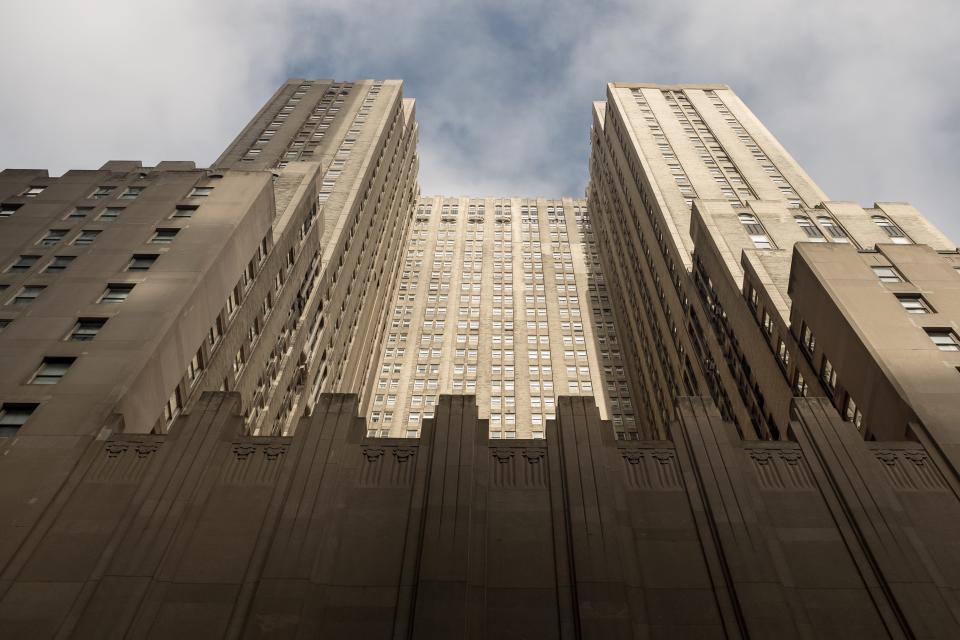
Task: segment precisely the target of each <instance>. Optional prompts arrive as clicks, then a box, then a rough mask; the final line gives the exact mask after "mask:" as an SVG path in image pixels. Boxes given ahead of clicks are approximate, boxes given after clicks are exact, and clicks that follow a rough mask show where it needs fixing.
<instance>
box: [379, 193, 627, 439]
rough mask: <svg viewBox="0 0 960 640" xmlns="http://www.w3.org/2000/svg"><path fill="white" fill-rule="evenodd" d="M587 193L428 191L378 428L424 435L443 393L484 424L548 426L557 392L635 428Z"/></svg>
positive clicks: (413, 239) (412, 246)
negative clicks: (457, 398)
mask: <svg viewBox="0 0 960 640" xmlns="http://www.w3.org/2000/svg"><path fill="white" fill-rule="evenodd" d="M599 265H600V262H599V258H598V256H597V249H596V240H595V238H594V234H593V230H592V224H591V222H590V213H589V211H588V210H587V206H586V202H584V201H583V200H572V199H569V198H563V199H557V200H549V199H542V198H540V199H536V198H443V197H438V198H422V199H421V200H420V202H419V204H418V205H417V211H416V216H415V217H414V219H413V223H412V226H411V229H410V235H409V238H408V240H407V246H406V249H405V252H404V256H403V271H402V274H401V276H400V281H399V285H398V287H397V292H396V296H395V300H394V307H393V314H392V317H391V319H390V326H389V329H388V330H387V339H386V348H385V349H384V350H383V356H382V359H381V363H380V370H379V377H378V378H377V389H376V393H375V395H374V397H373V403H372V409H371V411H370V413H369V425H368V431H369V434H370V435H379V436H381V437H384V436H394V437H401V436H407V437H417V436H418V435H419V430H420V426H421V422H422V421H423V420H425V419H429V418H432V417H433V415H434V408H435V406H436V403H437V400H438V398H439V396H440V395H441V394H457V395H459V394H468V395H472V396H475V397H476V401H477V406H478V411H479V413H478V415H479V417H480V418H483V419H489V420H490V437H491V438H493V439H500V438H506V439H510V438H542V437H543V435H544V430H545V428H546V422H547V421H548V420H553V419H554V418H555V417H556V400H557V397H558V396H561V395H572V396H579V395H586V396H589V397H595V398H596V402H597V404H598V406H599V409H600V415H601V416H602V417H603V419H607V418H608V416H609V418H610V419H612V421H613V424H614V426H615V428H617V430H618V432H622V431H623V430H624V429H627V428H629V429H631V430H634V431H635V426H634V425H635V423H634V418H633V407H632V404H631V400H630V397H629V395H628V390H627V387H626V374H625V372H624V368H623V362H622V355H621V353H620V347H619V342H618V339H617V333H616V328H615V326H614V323H613V315H612V311H611V308H610V301H609V299H608V297H607V295H606V284H605V283H604V279H603V273H602V272H601V271H600V268H599Z"/></svg>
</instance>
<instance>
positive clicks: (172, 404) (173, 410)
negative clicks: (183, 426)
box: [163, 387, 183, 427]
mask: <svg viewBox="0 0 960 640" xmlns="http://www.w3.org/2000/svg"><path fill="white" fill-rule="evenodd" d="M182 406H183V405H182V403H181V400H180V387H176V388H174V390H173V393H171V394H170V397H169V398H168V399H167V403H166V404H165V405H163V421H164V426H167V427H169V426H170V423H171V422H173V420H174V418H176V417H177V416H178V415H179V414H180V409H181V407H182Z"/></svg>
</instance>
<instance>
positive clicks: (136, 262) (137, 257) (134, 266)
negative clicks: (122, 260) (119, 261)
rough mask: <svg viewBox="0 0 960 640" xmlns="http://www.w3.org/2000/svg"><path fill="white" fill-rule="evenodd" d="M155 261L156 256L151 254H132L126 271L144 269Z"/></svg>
mask: <svg viewBox="0 0 960 640" xmlns="http://www.w3.org/2000/svg"><path fill="white" fill-rule="evenodd" d="M156 261H157V256H156V255H152V254H134V256H133V258H131V260H130V264H128V265H127V271H146V270H148V269H149V268H150V267H151V266H153V263H154V262H156Z"/></svg>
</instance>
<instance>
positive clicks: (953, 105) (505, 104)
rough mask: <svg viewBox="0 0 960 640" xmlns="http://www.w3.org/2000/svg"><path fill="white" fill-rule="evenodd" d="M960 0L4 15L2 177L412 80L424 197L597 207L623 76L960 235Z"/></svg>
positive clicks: (355, 4)
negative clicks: (689, 101) (282, 103)
mask: <svg viewBox="0 0 960 640" xmlns="http://www.w3.org/2000/svg"><path fill="white" fill-rule="evenodd" d="M958 25H960V2H957V1H956V0H911V1H909V2H907V1H892V0H873V1H871V2H869V3H868V2H862V1H861V2H854V1H853V0H831V1H823V0H749V1H742V2H741V1H738V0H726V1H723V2H718V1H710V0H701V1H700V2H683V1H680V0H669V1H666V0H660V1H654V2H649V1H647V0H634V1H632V2H625V1H616V0H599V1H597V0H594V1H592V2H586V1H583V0H580V1H568V0H544V1H540V0H528V1H524V0H503V1H489V2H488V1H478V0H475V1H473V2H459V1H457V0H447V1H439V0H423V1H421V0H406V1H403V2H398V1H396V0H392V1H380V0H349V1H346V0H330V1H326V0H320V1H317V0H313V1H308V0H270V1H266V0H264V1H257V2H255V1H253V0H196V1H188V0H162V1H160V2H157V1H152V2H144V1H142V0H87V1H84V2H78V1H76V0H56V1H44V0H34V1H33V2H29V3H28V2H19V1H13V0H5V1H3V2H2V4H0V87H2V90H0V168H6V167H10V168H45V169H49V170H50V172H51V175H59V174H61V173H62V172H63V171H65V170H67V169H71V168H97V167H99V166H100V165H101V164H102V163H103V162H105V161H106V160H109V159H138V160H142V161H144V163H145V164H154V163H156V162H157V161H159V160H162V159H166V160H195V161H196V162H197V163H198V164H200V165H207V164H209V163H211V162H212V161H213V160H214V159H215V158H216V157H217V156H218V155H219V153H220V151H221V150H222V149H223V148H224V147H226V145H227V144H228V143H229V141H231V140H232V139H233V137H234V135H235V134H236V133H237V132H238V131H239V130H240V128H242V127H243V126H244V125H245V124H246V123H247V121H248V120H249V119H250V118H251V117H252V116H253V114H254V113H255V112H256V111H257V109H259V108H260V106H261V105H262V104H263V103H264V102H265V101H266V100H267V99H268V98H269V97H270V96H271V95H272V93H273V92H274V90H275V89H276V87H277V86H278V85H279V84H280V83H281V82H282V81H283V80H284V79H285V78H287V77H308V78H334V79H338V80H354V79H362V78H380V79H383V78H400V79H403V80H404V94H405V95H406V96H408V97H414V98H416V99H417V119H418V121H419V123H420V133H421V137H420V146H419V151H420V156H421V168H420V181H421V189H422V192H423V193H424V194H444V195H478V196H480V195H489V196H494V195H497V196H507V195H513V196H521V195H522V196H551V197H558V196H562V195H569V196H582V195H583V193H584V188H585V186H586V182H587V178H588V176H587V159H588V156H589V151H590V149H589V128H590V103H591V101H593V100H602V99H603V98H604V96H605V86H606V83H607V82H611V81H625V82H663V83H675V82H710V83H725V84H727V85H729V86H730V87H731V88H732V89H733V90H734V91H736V92H737V93H738V94H739V95H740V97H741V98H742V99H743V100H744V102H746V103H747V105H748V106H749V107H750V108H751V109H752V110H753V111H754V113H756V114H757V116H758V117H759V118H760V120H762V121H763V122H764V124H765V125H766V126H767V128H768V129H770V130H771V131H772V132H773V134H774V135H776V136H777V137H778V138H779V139H780V141H781V142H782V143H783V145H784V146H785V147H786V148H787V149H788V150H789V151H790V153H791V154H792V155H793V156H794V157H795V158H796V159H797V160H798V161H799V162H800V164H802V165H803V166H804V168H805V169H806V170H807V172H808V173H809V174H810V175H811V176H812V177H813V179H814V180H816V181H817V182H818V183H819V184H820V186H821V187H822V188H823V189H824V191H826V193H827V194H828V195H829V196H830V197H831V198H832V199H834V200H847V201H854V202H858V203H860V204H862V205H869V204H872V203H873V202H877V201H905V202H910V203H912V204H913V205H914V206H916V207H917V208H918V209H919V210H920V211H921V212H922V213H924V214H925V215H926V216H927V217H928V218H930V219H931V220H932V221H933V222H934V224H937V225H938V226H939V227H940V228H941V229H942V230H943V231H944V232H945V233H946V234H947V235H948V236H949V237H951V239H952V240H953V241H954V242H957V241H958V239H960V211H958V209H957V207H956V205H955V202H956V198H955V197H953V192H954V190H955V185H956V184H957V183H958V178H960V82H958V78H960V29H958Z"/></svg>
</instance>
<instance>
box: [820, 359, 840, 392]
mask: <svg viewBox="0 0 960 640" xmlns="http://www.w3.org/2000/svg"><path fill="white" fill-rule="evenodd" d="M820 379H821V380H823V382H824V384H826V385H827V388H828V389H829V390H830V391H834V390H836V388H837V370H836V369H834V368H833V364H831V363H830V361H829V360H828V359H827V358H826V356H824V358H823V364H822V365H821V367H820Z"/></svg>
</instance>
